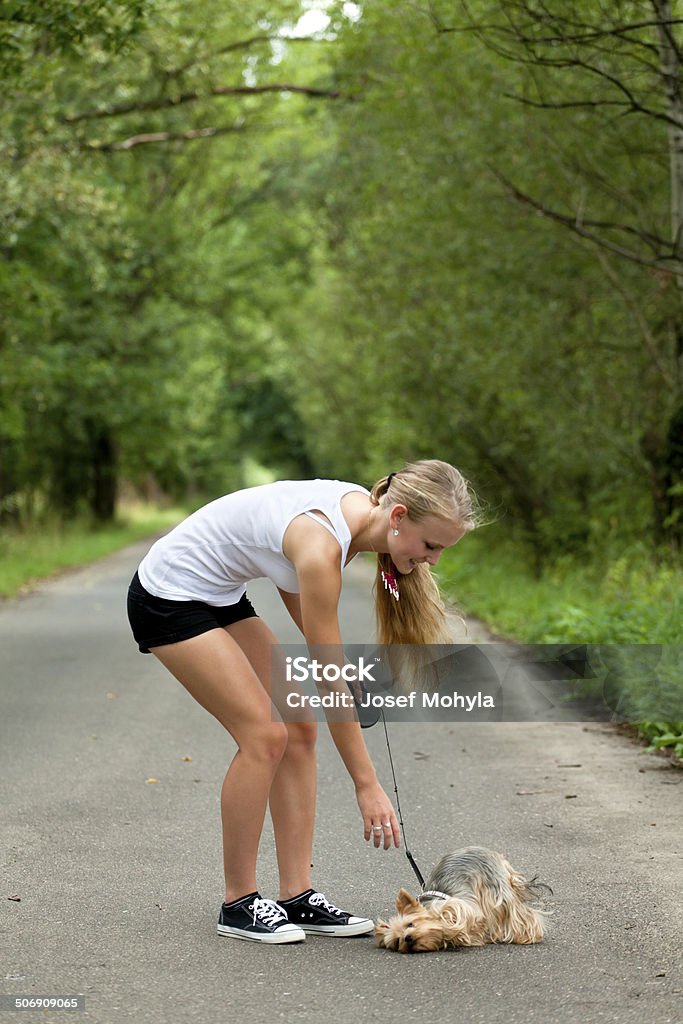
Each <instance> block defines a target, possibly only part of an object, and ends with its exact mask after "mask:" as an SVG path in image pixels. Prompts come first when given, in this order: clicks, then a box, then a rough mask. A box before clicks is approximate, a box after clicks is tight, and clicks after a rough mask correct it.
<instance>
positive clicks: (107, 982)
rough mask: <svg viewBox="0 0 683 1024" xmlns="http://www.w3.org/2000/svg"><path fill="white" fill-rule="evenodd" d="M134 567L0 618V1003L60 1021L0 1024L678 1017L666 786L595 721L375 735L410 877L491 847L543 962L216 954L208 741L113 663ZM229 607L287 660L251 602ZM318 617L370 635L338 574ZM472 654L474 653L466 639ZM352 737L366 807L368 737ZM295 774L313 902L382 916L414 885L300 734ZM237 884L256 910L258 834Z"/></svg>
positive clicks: (355, 635)
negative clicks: (310, 808)
mask: <svg viewBox="0 0 683 1024" xmlns="http://www.w3.org/2000/svg"><path fill="white" fill-rule="evenodd" d="M145 549H146V545H144V546H136V547H132V548H128V549H127V550H126V551H124V552H121V553H119V554H117V555H115V556H113V557H110V558H108V559H105V560H103V561H101V562H99V563H97V564H96V565H93V566H91V567H88V568H85V569H83V570H79V571H77V572H73V573H69V574H66V575H64V576H62V577H61V578H59V579H57V580H54V581H52V582H49V583H46V584H44V585H42V586H40V587H39V588H38V589H36V590H35V591H33V592H32V593H30V594H28V595H27V596H25V597H22V598H20V599H17V600H15V601H10V602H6V603H4V604H3V605H2V606H1V607H0V672H1V678H0V711H1V734H0V736H1V741H2V745H1V757H2V762H1V763H2V776H1V778H2V800H1V802H0V822H1V835H2V850H1V853H0V860H1V863H2V876H1V877H2V885H1V887H0V996H19V995H34V996H72V995H76V994H81V995H83V996H84V997H85V1005H86V1009H85V1011H80V1010H78V1011H73V1012H72V1015H71V1017H69V1015H68V1014H67V1012H66V1011H61V1012H56V1011H49V1012H40V1013H38V1012H36V1011H25V1012H23V1013H22V1016H21V1017H20V1018H19V1019H21V1020H24V1021H26V1022H27V1024H28V1022H30V1021H33V1020H41V1021H49V1022H53V1021H55V1022H60V1021H63V1020H65V1019H74V1018H78V1019H82V1020H87V1021H92V1022H97V1024H117V1022H119V1021H135V1022H143V1021H145V1022H153V1024H157V1022H159V1024H161V1022H168V1021H170V1022H173V1024H175V1022H194V1021H197V1022H202V1024H205V1022H207V1021H215V1020H240V1021H243V1022H245V1024H252V1022H253V1024H256V1022H258V1024H262V1022H264V1024H265V1022H270V1021H277V1020H280V1019H287V1020H288V1021H296V1022H309V1021H310V1022H313V1021H318V1020H319V1019H320V1018H325V1019H326V1020H328V1021H332V1022H334V1024H347V1022H349V1024H350V1022H355V1021H357V1020H359V1019H364V1020H368V1019H369V1020H382V1021H393V1020H397V1019H400V1020H401V1021H405V1020H430V1021H435V1020H440V1019H447V1020H448V1021H449V1022H453V1021H456V1022H463V1024H480V1022H481V1024H517V1022H520V1024H521V1022H529V1021H542V1022H544V1024H565V1022H575V1021H576V1022H582V1024H592V1022H596V1024H597V1022H600V1024H604V1022H615V1024H616V1022H619V1024H630V1022H634V1024H636V1022H637V1024H643V1022H648V1021H653V1022H654V1021H657V1022H658V1024H668V1022H674V1024H680V1022H681V1021H683V981H682V978H681V946H682V938H683V928H682V925H681V920H682V917H681V892H682V885H681V882H682V881H683V872H682V870H681V851H682V849H683V841H682V840H683V833H682V829H681V820H682V816H681V795H682V794H683V789H682V788H681V784H682V782H683V774H682V773H681V772H676V771H675V770H673V769H671V768H669V767H668V766H667V765H666V763H665V762H664V761H662V760H660V759H658V758H654V757H652V756H651V755H648V754H646V753H644V752H643V751H642V750H641V749H639V748H638V747H635V746H633V745H632V744H631V743H630V742H629V741H628V740H627V739H625V738H623V737H621V736H620V735H619V734H618V733H616V732H615V731H614V730H613V729H611V728H610V727H609V726H606V725H601V724H596V723H591V724H586V723H580V722H572V721H550V722H548V721H530V722H514V723H502V722H495V721H494V722H491V721H471V722H458V723H444V722H420V723H419V724H406V723H394V724H393V725H391V726H390V731H391V737H392V749H393V754H394V761H395V766H396V771H397V776H398V780H399V787H400V796H401V804H402V808H403V814H404V818H405V823H406V829H407V833H408V840H409V843H410V847H411V849H412V852H413V854H414V856H415V858H416V860H417V862H418V864H419V865H420V867H421V868H422V870H423V873H426V871H427V870H428V869H429V868H430V867H431V866H432V865H433V864H434V863H435V861H436V860H437V859H438V858H439V857H440V856H441V854H443V853H444V852H446V851H448V850H450V849H455V848H457V847H459V846H463V845H469V844H481V845H485V846H490V847H493V848H495V849H499V850H501V851H503V852H504V853H506V855H507V856H508V857H509V859H510V860H511V861H512V863H513V864H514V865H515V866H516V867H518V868H519V869H521V870H523V871H524V872H526V873H529V874H538V876H539V877H540V878H541V879H542V880H544V881H546V882H547V883H549V884H550V885H551V886H552V888H553V891H554V895H553V896H552V897H551V898H549V900H548V901H547V904H546V907H547V908H548V909H551V910H552V911H553V918H552V921H553V927H552V932H551V935H550V936H549V938H548V939H547V940H546V941H545V942H544V943H543V944H541V945H539V946H533V947H486V948H484V949H471V950H460V951H449V952H442V953H433V954H427V955H421V956H412V957H411V956H400V955H398V954H394V953H390V952H387V951H382V950H379V949H376V948H375V947H374V945H373V942H372V940H371V939H370V938H357V939H329V938H323V937H319V936H316V937H309V938H308V939H307V941H306V943H305V944H302V945H295V946H281V947H278V946H275V947H269V948H264V947H262V946H257V945H255V944H251V943H247V942H238V941H234V940H230V939H224V938H219V937H218V936H217V934H216V928H215V923H216V917H217V913H218V909H219V905H220V900H221V895H222V878H221V850H220V834H219V789H220V783H221V781H222V778H223V774H224V771H225V768H226V766H227V764H228V762H229V759H230V757H231V754H232V752H233V750H234V746H233V744H232V741H231V740H230V738H229V737H227V736H226V735H225V734H224V733H223V730H222V729H221V727H220V726H219V725H218V724H217V723H216V722H215V721H214V720H213V719H212V718H210V717H209V716H208V715H207V714H206V713H205V712H204V711H203V710H202V709H201V708H199V707H198V706H196V705H195V704H194V703H193V701H192V700H191V698H190V697H189V696H188V695H187V694H186V693H185V691H184V690H183V689H182V687H180V686H179V685H178V684H177V683H175V682H174V681H173V680H172V679H171V678H170V677H167V675H166V674H165V673H164V671H163V669H161V667H160V666H159V665H158V663H157V662H156V661H155V659H153V658H152V657H149V656H147V657H143V656H142V655H140V654H138V653H137V650H136V648H135V647H134V645H133V642H132V639H131V638H130V636H129V633H128V626H127V622H126V620H125V615H124V599H125V590H126V586H127V583H128V580H129V578H130V576H131V574H132V572H133V569H134V568H135V566H136V564H137V562H138V560H139V558H140V556H141V554H142V553H143V551H144V550H145ZM251 594H252V596H253V600H254V603H255V605H256V607H257V609H258V610H259V611H260V613H261V614H262V615H263V616H264V618H266V619H267V620H268V621H269V623H270V624H271V625H272V627H273V628H274V629H275V630H276V632H277V633H278V635H279V636H280V637H281V639H282V640H283V641H288V642H296V641H297V640H298V635H297V634H296V631H295V630H294V627H293V626H291V625H290V624H288V622H287V619H286V615H285V613H284V610H281V609H280V606H279V598H278V597H277V594H276V593H275V592H274V590H272V588H270V586H269V585H268V584H266V583H259V584H258V585H257V586H255V587H254V588H252V590H251ZM342 623H343V631H344V636H345V638H346V639H347V640H349V641H353V642H358V643H361V642H365V641H369V640H370V639H371V632H372V612H371V607H370V603H369V594H368V569H367V567H366V566H365V565H363V564H359V565H356V564H355V563H354V564H353V565H352V566H351V567H349V570H347V574H346V579H345V586H344V596H343V608H342ZM472 638H473V639H479V638H483V636H482V634H481V632H477V629H476V627H475V628H474V629H473V634H472ZM365 737H366V740H367V742H368V746H369V748H370V751H371V754H372V756H373V758H374V760H375V763H376V765H377V767H378V770H379V773H380V777H381V779H382V781H383V783H384V785H385V788H387V790H388V791H389V792H391V788H392V784H391V776H390V773H389V767H388V760H387V752H386V743H385V739H384V733H383V731H382V729H381V726H377V727H374V728H373V729H370V730H367V731H366V733H365ZM319 763H320V774H319V809H318V817H317V832H316V842H315V849H314V880H315V884H316V885H317V886H318V887H319V888H320V889H321V890H322V891H324V892H326V893H327V895H328V896H329V897H330V898H331V899H333V900H334V901H336V902H337V903H339V904H340V905H343V906H344V907H347V908H349V909H352V910H354V911H355V912H356V913H361V914H367V915H369V916H372V917H378V916H387V915H388V914H389V913H390V912H391V911H392V904H393V900H394V897H395V894H396V892H397V891H398V888H399V887H400V886H401V885H405V886H406V887H407V888H409V889H412V891H414V892H415V891H417V883H416V882H415V879H414V876H413V874H412V871H411V868H410V866H409V864H408V861H407V859H406V858H405V856H404V852H403V850H400V851H396V850H392V851H389V852H384V851H375V850H374V849H373V848H370V847H369V846H367V845H366V844H365V843H364V841H363V838H362V826H361V821H360V816H359V814H358V811H357V807H356V804H355V800H354V796H353V790H352V787H351V785H350V780H349V779H348V777H346V775H345V773H344V770H343V767H342V765H341V761H340V760H339V758H338V756H337V754H336V752H335V750H334V747H333V745H332V743H331V741H330V739H329V736H328V734H327V732H326V730H324V729H323V732H322V735H321V741H320V753H319ZM151 779H156V780H157V781H156V782H151V781H150V780H151ZM259 885H260V888H261V891H262V893H263V894H264V895H275V894H276V865H275V856H274V850H273V843H272V835H271V833H270V831H269V829H267V830H266V833H265V835H264V840H263V843H262V848H261V862H260V876H259ZM12 1012H13V1011H0V1021H1V1020H2V1019H4V1018H5V1014H6V1019H7V1020H12V1019H13V1017H12V1016H11V1014H12Z"/></svg>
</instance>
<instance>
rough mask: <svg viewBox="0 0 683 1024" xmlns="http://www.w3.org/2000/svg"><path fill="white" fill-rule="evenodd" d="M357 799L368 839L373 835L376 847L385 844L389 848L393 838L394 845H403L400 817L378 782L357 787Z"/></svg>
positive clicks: (386, 848)
mask: <svg viewBox="0 0 683 1024" xmlns="http://www.w3.org/2000/svg"><path fill="white" fill-rule="evenodd" d="M356 799H357V800H358V806H359V807H360V813H361V814H362V815H363V825H364V826H365V839H366V841H367V840H368V839H369V838H370V836H372V838H373V841H374V844H375V849H377V850H378V849H379V847H380V846H381V845H382V844H384V849H385V850H388V849H389V847H390V846H391V843H392V840H393V843H394V846H397V847H398V846H400V845H401V832H400V829H399V824H398V819H397V818H396V814H395V813H394V808H393V807H392V805H391V800H390V799H389V797H388V796H387V795H386V793H385V792H384V790H383V789H382V787H381V786H380V784H379V783H378V782H373V783H370V784H368V785H364V786H358V787H356Z"/></svg>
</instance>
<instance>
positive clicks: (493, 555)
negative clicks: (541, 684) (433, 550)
mask: <svg viewBox="0 0 683 1024" xmlns="http://www.w3.org/2000/svg"><path fill="white" fill-rule="evenodd" d="M438 574H439V579H440V583H441V585H442V587H443V589H444V591H445V593H446V594H447V595H448V596H449V598H450V599H451V600H452V601H453V602H454V603H455V604H456V606H459V607H460V608H461V610H463V611H466V612H468V613H469V614H471V615H474V616H476V617H478V618H480V619H482V620H483V621H484V622H485V623H486V625H487V626H488V628H489V629H490V630H491V631H492V632H493V633H494V634H497V635H499V636H504V637H507V638H509V639H511V640H516V641H519V642H521V643H532V644H562V645H565V644H569V645H583V644H593V645H600V646H599V647H596V648H593V649H592V653H591V659H592V662H593V658H595V664H600V665H601V666H603V667H604V672H603V673H602V674H600V673H598V675H599V678H595V679H592V680H590V681H589V680H585V681H584V680H581V682H580V683H579V684H577V689H578V690H579V692H582V693H584V694H586V695H590V696H594V697H600V698H603V697H604V696H605V693H606V692H607V689H609V697H610V700H609V707H612V708H614V709H615V712H614V717H615V718H616V719H619V718H620V717H621V718H622V720H624V721H627V722H629V723H632V724H633V726H634V728H636V729H637V730H638V732H639V733H640V735H641V736H642V738H644V739H646V740H647V741H648V742H649V743H650V745H651V747H652V748H653V749H666V750H670V751H671V752H672V754H673V755H674V757H676V758H678V759H683V626H682V623H683V566H682V565H680V564H679V565H676V564H669V565H660V566H658V565H656V564H654V562H653V560H652V558H651V556H650V554H649V553H648V552H646V551H645V550H643V549H640V548H637V547H634V548H631V549H630V550H626V551H620V552H619V553H618V555H617V556H612V557H610V556H609V555H602V556H601V557H600V558H596V559H595V560H593V561H591V562H590V563H589V562H584V563H581V562H579V561H578V560H577V559H576V558H575V557H572V558H571V559H570V558H564V559H562V558H558V559H556V561H555V562H554V564H553V565H550V566H548V567H547V568H546V570H545V572H544V574H543V576H542V577H541V578H540V579H539V578H536V577H535V576H534V575H533V573H532V571H531V568H530V566H529V562H528V556H527V555H526V553H525V552H524V550H523V549H522V548H521V547H520V546H519V545H515V544H514V543H511V542H506V541H504V540H503V539H502V538H501V537H500V536H496V528H495V527H492V528H491V529H483V530H481V532H478V533H476V534H474V535H472V536H471V537H466V538H464V539H463V541H462V542H461V543H460V544H458V545H457V546H456V547H455V548H453V549H451V550H449V551H447V552H445V553H444V555H443V556H442V558H441V559H440V561H439V573H438ZM680 763H681V764H683V760H681V761H680Z"/></svg>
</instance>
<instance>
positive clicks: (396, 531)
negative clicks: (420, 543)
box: [394, 529, 398, 537]
mask: <svg viewBox="0 0 683 1024" xmlns="http://www.w3.org/2000/svg"><path fill="white" fill-rule="evenodd" d="M394 537H398V530H396V529H395V530H394Z"/></svg>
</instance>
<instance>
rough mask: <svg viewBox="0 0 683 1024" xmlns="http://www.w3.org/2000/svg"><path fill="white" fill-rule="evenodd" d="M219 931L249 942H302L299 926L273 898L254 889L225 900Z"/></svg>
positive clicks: (302, 936)
mask: <svg viewBox="0 0 683 1024" xmlns="http://www.w3.org/2000/svg"><path fill="white" fill-rule="evenodd" d="M218 934H219V935H231V936H232V937H233V938H234V939H251V941H252V942H304V941H305V939H306V936H305V934H304V932H303V931H302V930H301V928H297V926H296V925H295V924H289V922H288V921H287V915H286V914H285V913H284V911H283V910H282V908H281V907H279V906H278V904H277V903H276V902H275V900H264V899H262V898H261V896H259V894H258V893H257V892H252V893H249V895H248V896H243V897H242V898H241V899H239V900H235V902H234V903H224V904H223V906H222V907H221V912H220V914H219V916H218Z"/></svg>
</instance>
